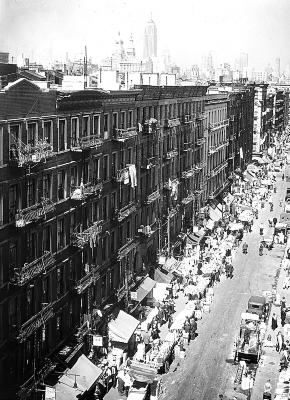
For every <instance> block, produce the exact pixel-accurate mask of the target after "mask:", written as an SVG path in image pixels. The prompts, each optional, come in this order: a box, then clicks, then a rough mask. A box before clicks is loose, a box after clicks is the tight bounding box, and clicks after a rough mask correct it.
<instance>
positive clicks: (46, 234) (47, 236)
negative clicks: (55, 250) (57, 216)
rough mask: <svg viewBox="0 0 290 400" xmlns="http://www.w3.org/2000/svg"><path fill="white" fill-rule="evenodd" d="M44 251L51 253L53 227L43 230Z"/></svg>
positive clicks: (46, 227) (48, 226)
mask: <svg viewBox="0 0 290 400" xmlns="http://www.w3.org/2000/svg"><path fill="white" fill-rule="evenodd" d="M43 250H46V251H51V227H50V225H47V226H45V227H44V230H43Z"/></svg>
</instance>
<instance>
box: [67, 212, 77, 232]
mask: <svg viewBox="0 0 290 400" xmlns="http://www.w3.org/2000/svg"><path fill="white" fill-rule="evenodd" d="M75 227H76V213H75V211H74V212H72V213H71V215H70V225H69V229H70V234H71V235H72V234H73V233H74V231H75Z"/></svg>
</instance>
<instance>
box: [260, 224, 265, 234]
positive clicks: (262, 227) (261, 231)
mask: <svg viewBox="0 0 290 400" xmlns="http://www.w3.org/2000/svg"><path fill="white" fill-rule="evenodd" d="M259 228H260V235H261V236H263V234H264V224H263V223H261V224H260V226H259Z"/></svg>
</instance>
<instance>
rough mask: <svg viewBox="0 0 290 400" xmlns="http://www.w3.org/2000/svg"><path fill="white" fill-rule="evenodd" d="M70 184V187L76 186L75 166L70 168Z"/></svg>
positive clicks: (76, 170)
mask: <svg viewBox="0 0 290 400" xmlns="http://www.w3.org/2000/svg"><path fill="white" fill-rule="evenodd" d="M70 184H71V187H72V189H74V188H75V187H76V186H78V169H77V166H74V167H71V169H70Z"/></svg>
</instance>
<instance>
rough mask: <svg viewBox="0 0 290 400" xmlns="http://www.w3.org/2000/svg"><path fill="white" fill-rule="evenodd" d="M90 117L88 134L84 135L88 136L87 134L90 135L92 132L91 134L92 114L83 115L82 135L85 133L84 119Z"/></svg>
mask: <svg viewBox="0 0 290 400" xmlns="http://www.w3.org/2000/svg"><path fill="white" fill-rule="evenodd" d="M86 118H87V119H88V131H87V134H86V136H84V137H87V136H90V134H91V130H90V128H91V126H90V122H91V119H90V115H83V121H82V122H83V126H82V136H83V133H84V131H83V127H84V120H85V119H86Z"/></svg>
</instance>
